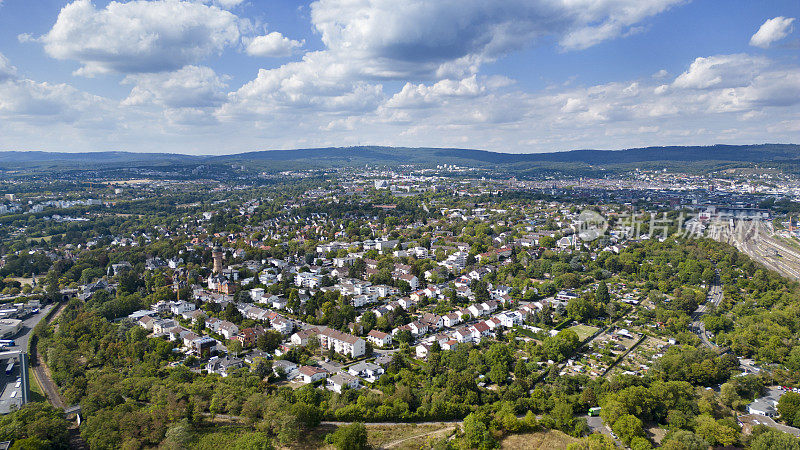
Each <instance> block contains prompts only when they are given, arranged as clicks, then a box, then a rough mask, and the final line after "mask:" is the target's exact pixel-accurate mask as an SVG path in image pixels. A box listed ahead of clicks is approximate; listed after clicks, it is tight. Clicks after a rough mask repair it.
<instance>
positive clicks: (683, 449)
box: [661, 430, 708, 450]
mask: <svg viewBox="0 0 800 450" xmlns="http://www.w3.org/2000/svg"><path fill="white" fill-rule="evenodd" d="M661 447H662V448H664V449H666V450H708V442H706V441H705V440H704V439H703V438H702V437H700V436H698V435H696V434H694V433H692V432H691V431H686V430H678V431H675V432H674V433H670V434H667V436H666V437H665V438H664V441H662V442H661Z"/></svg>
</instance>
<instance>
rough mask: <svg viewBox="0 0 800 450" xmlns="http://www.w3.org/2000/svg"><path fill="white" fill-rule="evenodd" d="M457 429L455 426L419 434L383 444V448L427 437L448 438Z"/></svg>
mask: <svg viewBox="0 0 800 450" xmlns="http://www.w3.org/2000/svg"><path fill="white" fill-rule="evenodd" d="M455 429H456V427H455V425H454V426H451V427H446V428H441V429H438V430H433V431H428V432H426V433H422V434H417V435H414V436H409V437H405V438H403V439H398V440H396V441H391V442H387V443H385V444H383V446H382V448H394V447H397V446H399V445H400V444H402V443H403V442H406V441H410V440H412V439H420V438H425V437H447V436H448V435H450V433H452V432H453V431H454V430H455Z"/></svg>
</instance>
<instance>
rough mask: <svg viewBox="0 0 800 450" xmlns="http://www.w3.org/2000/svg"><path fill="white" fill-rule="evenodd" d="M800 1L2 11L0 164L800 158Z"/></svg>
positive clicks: (187, 5)
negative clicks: (733, 149)
mask: <svg viewBox="0 0 800 450" xmlns="http://www.w3.org/2000/svg"><path fill="white" fill-rule="evenodd" d="M798 18H800V2H798V1H797V0H785V1H784V0H774V1H773V0H763V1H752V0H725V1H724V2H721V1H719V0H694V1H689V0H493V1H486V0H402V1H399V0H318V1H314V2H302V1H300V0H296V1H290V0H183V1H180V0H150V1H145V0H137V1H112V2H107V1H102V0H95V1H90V0H75V1H71V2H67V1H55V0H35V1H34V0H0V150H47V151H100V150H125V151H145V152H157V151H164V152H180V153H194V154H223V153H237V152H243V151H252V150H268V149H284V148H300V147H317V146H349V145H359V144H361V145H372V144H374V145H391V146H435V147H467V148H480V149H488V150H497V151H504V152H546V151H559V150H570V149H578V148H598V149H620V148H629V147H638V146H648V145H678V144H714V143H763V142H783V143H786V142H791V143H800V139H798V137H800V23H799V22H798Z"/></svg>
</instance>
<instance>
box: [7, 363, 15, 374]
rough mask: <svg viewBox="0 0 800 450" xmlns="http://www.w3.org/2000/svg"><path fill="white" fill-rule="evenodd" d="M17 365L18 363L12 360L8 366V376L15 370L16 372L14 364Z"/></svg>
mask: <svg viewBox="0 0 800 450" xmlns="http://www.w3.org/2000/svg"><path fill="white" fill-rule="evenodd" d="M15 363H16V361H14V360H11V361H10V362H9V363H8V365H7V366H6V375H11V371H13V370H14V364H15Z"/></svg>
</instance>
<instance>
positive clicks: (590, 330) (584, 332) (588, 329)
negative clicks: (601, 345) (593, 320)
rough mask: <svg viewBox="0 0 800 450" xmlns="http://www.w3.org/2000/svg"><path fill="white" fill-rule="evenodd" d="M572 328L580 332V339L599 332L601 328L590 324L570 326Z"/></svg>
mask: <svg viewBox="0 0 800 450" xmlns="http://www.w3.org/2000/svg"><path fill="white" fill-rule="evenodd" d="M569 329H570V330H572V331H574V332H575V333H577V334H578V340H580V341H582V340H584V339H586V338H588V337H589V336H591V335H593V334H595V333H597V330H599V329H600V328H597V327H593V326H590V325H575V326H572V327H570V328H569Z"/></svg>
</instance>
